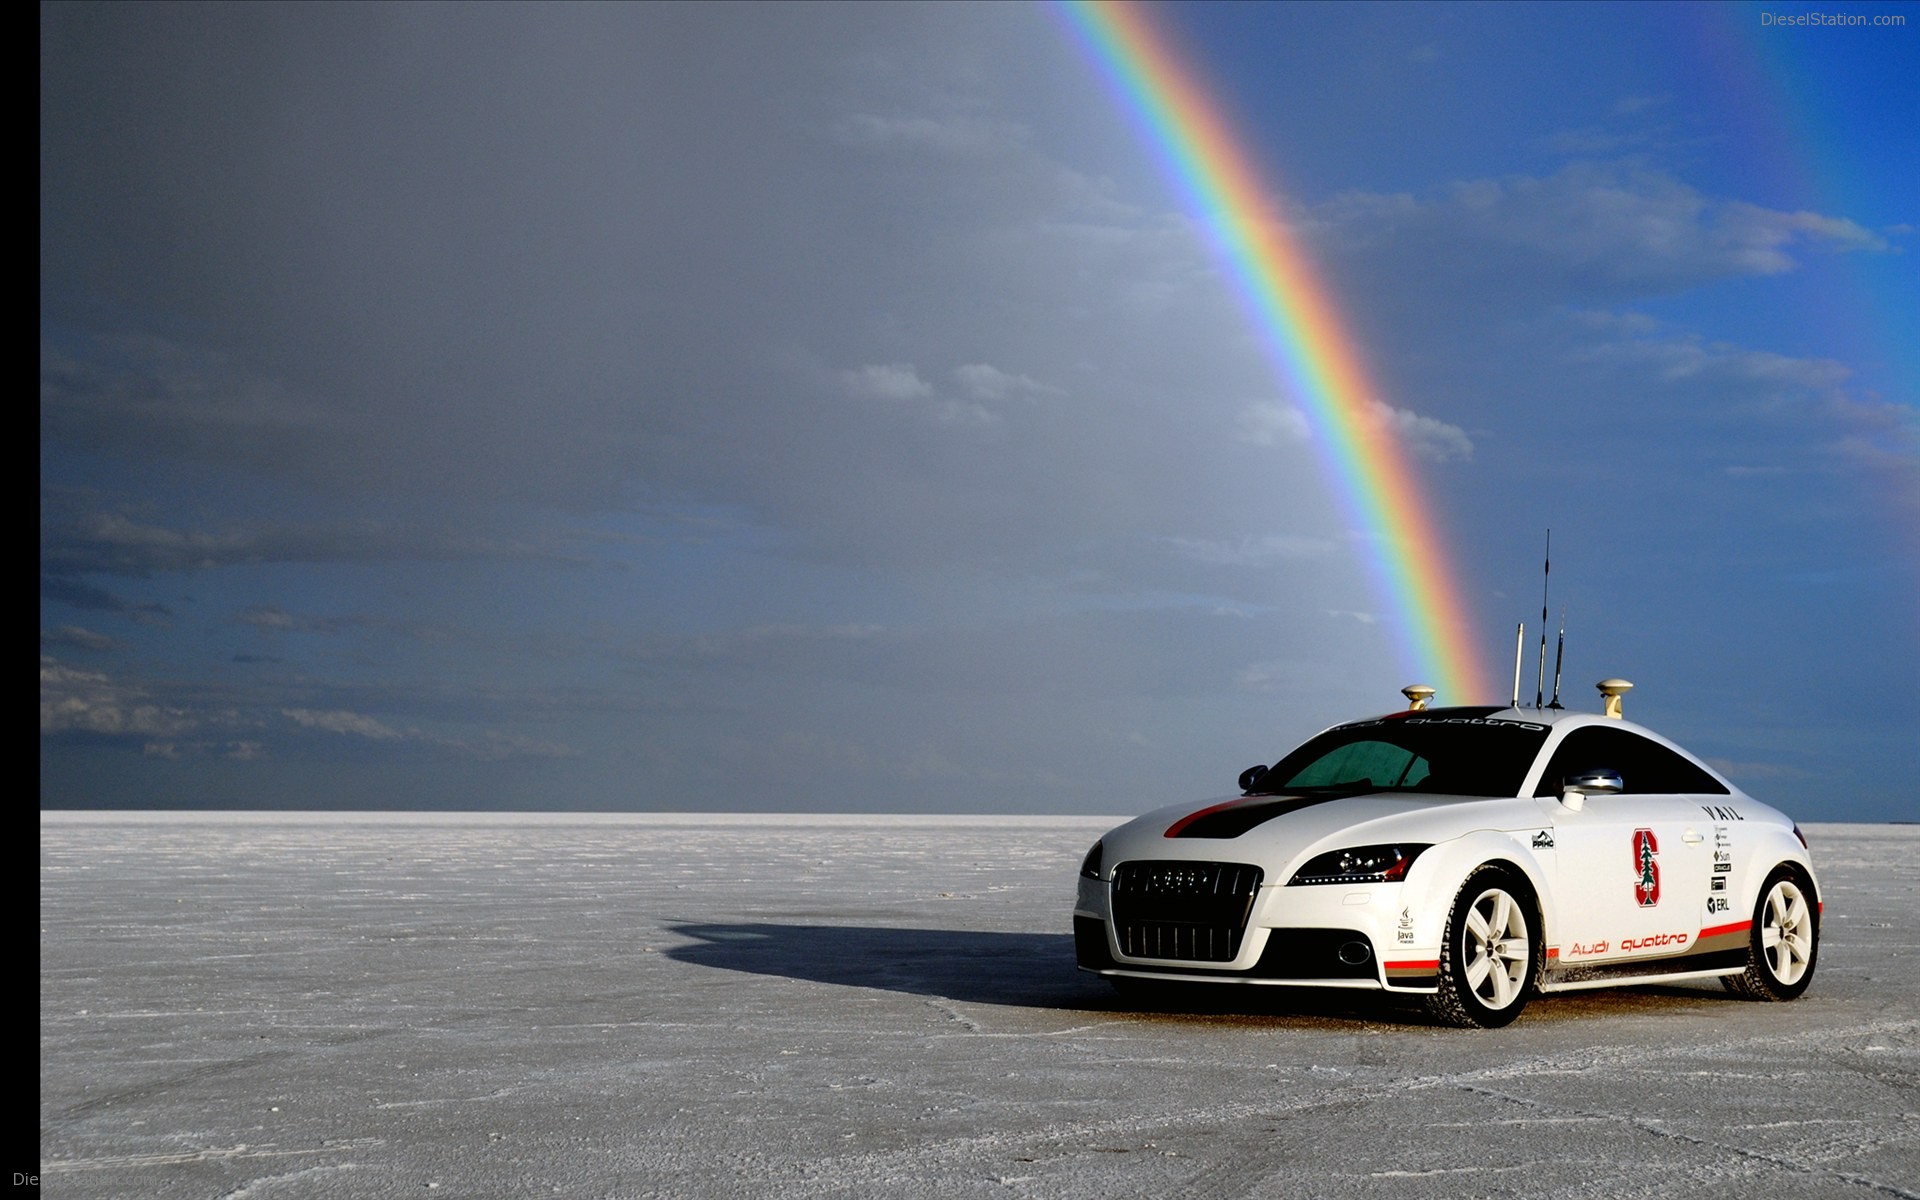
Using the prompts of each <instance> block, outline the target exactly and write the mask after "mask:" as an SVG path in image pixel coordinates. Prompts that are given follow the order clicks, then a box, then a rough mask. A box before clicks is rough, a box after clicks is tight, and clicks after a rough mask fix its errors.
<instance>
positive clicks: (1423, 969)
mask: <svg viewBox="0 0 1920 1200" xmlns="http://www.w3.org/2000/svg"><path fill="white" fill-rule="evenodd" d="M1404 886H1405V885H1403V884H1397V883H1394V884H1355V885H1339V884H1334V885H1317V886H1299V887H1289V886H1285V885H1280V884H1273V883H1263V884H1261V885H1260V886H1259V888H1258V889H1257V890H1256V892H1255V894H1254V896H1253V898H1252V903H1251V905H1250V906H1249V908H1248V911H1247V916H1246V922H1245V927H1244V930H1240V931H1236V933H1235V936H1234V937H1233V938H1232V939H1231V942H1232V945H1233V950H1232V953H1231V956H1230V957H1228V956H1225V955H1224V954H1223V955H1222V956H1221V957H1219V958H1217V959H1216V958H1210V957H1208V956H1207V955H1206V953H1205V952H1204V951H1203V950H1202V951H1196V950H1192V949H1190V948H1189V946H1188V945H1187V944H1186V943H1184V942H1182V940H1181V939H1179V938H1177V937H1176V938H1169V939H1160V938H1156V937H1154V936H1152V926H1153V924H1154V923H1153V922H1152V921H1150V920H1143V914H1142V913H1141V912H1140V911H1139V907H1138V905H1137V904H1136V905H1133V906H1131V907H1130V909H1129V912H1128V914H1127V917H1126V921H1125V923H1124V924H1117V923H1116V921H1115V919H1114V902H1113V887H1112V884H1111V883H1110V882H1109V881H1108V880H1107V879H1089V878H1087V877H1085V876H1082V877H1081V879H1080V887H1079V895H1078V897H1077V899H1076V902H1075V905H1074V913H1073V941H1074V958H1075V961H1076V963H1077V964H1078V965H1079V967H1080V969H1081V970H1084V971H1092V972H1094V973H1096V974H1099V975H1105V976H1112V977H1129V978H1140V979H1163V980H1188V981H1192V982H1197V983H1245V984H1264V985H1280V986H1288V985H1291V986H1297V987H1331V988H1376V989H1390V990H1393V991H1396V992H1408V993H1425V992H1432V991H1434V990H1435V988H1436V987H1437V986H1438V984H1439V978H1438V971H1439V957H1440V953H1439V947H1437V946H1424V947H1423V946H1417V945H1414V944H1413V943H1412V941H1411V939H1412V938H1413V937H1414V936H1415V935H1414V932H1413V921H1412V919H1411V913H1410V912H1409V911H1408V909H1407V907H1406V906H1405V905H1404V904H1403V903H1402V900H1403V894H1402V893H1403V888H1404ZM1152 915H1153V914H1152V913H1151V912H1148V913H1145V914H1144V917H1147V918H1150V917H1151V916H1152ZM1143 924H1144V925H1145V926H1146V927H1147V929H1148V935H1147V936H1144V937H1143V936H1142V925H1143ZM1128 947H1131V948H1132V950H1133V952H1132V953H1129V952H1128ZM1156 954H1166V955H1168V957H1156V956H1155V955H1156Z"/></svg>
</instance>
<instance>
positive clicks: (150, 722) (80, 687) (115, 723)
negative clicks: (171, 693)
mask: <svg viewBox="0 0 1920 1200" xmlns="http://www.w3.org/2000/svg"><path fill="white" fill-rule="evenodd" d="M201 723H202V722H201V721H200V719H199V718H197V717H196V716H194V715H192V714H190V713H188V712H187V711H186V710H184V709H181V708H178V707H174V706H171V705H167V704H162V703H156V702H154V701H153V699H152V698H151V697H149V696H148V694H147V693H146V692H145V691H144V690H143V689H141V688H138V687H135V686H132V685H128V684H125V683H121V682H119V681H116V680H115V679H114V678H113V677H112V676H109V675H107V674H106V673H105V672H101V671H88V670H83V669H81V668H78V667H70V666H67V665H66V664H64V663H62V662H60V661H58V660H56V659H53V658H47V657H42V658H41V660H40V732H41V734H42V735H46V734H58V733H97V734H110V735H139V736H160V737H166V736H176V735H179V734H182V733H188V732H191V731H192V730H195V729H198V728H199V727H200V725H201Z"/></svg>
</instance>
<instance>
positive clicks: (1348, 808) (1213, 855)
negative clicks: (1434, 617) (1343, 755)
mask: <svg viewBox="0 0 1920 1200" xmlns="http://www.w3.org/2000/svg"><path fill="white" fill-rule="evenodd" d="M1539 821H1540V816H1539V813H1538V811H1537V809H1536V808H1535V806H1534V805H1533V803H1532V802H1531V801H1528V800H1521V799H1514V798H1507V799H1490V798H1488V797H1485V796H1440V795H1432V796H1429V795H1410V794H1408V793H1406V792H1391V793H1378V792H1376V793H1372V794H1368V795H1362V796H1335V797H1327V796H1314V795H1306V796H1285V795H1281V796H1231V797H1227V796H1223V797H1220V798H1218V799H1215V800H1212V801H1201V802H1199V803H1197V804H1176V805H1172V806H1170V807H1167V808H1162V809H1156V810H1155V811H1153V812H1150V813H1147V814H1146V815H1144V816H1141V817H1137V818H1135V819H1134V820H1132V821H1130V822H1128V823H1127V824H1125V825H1122V826H1121V827H1120V828H1118V829H1116V830H1114V831H1113V832H1111V833H1109V834H1107V836H1106V837H1105V838H1104V839H1103V841H1104V843H1105V845H1106V853H1105V855H1104V857H1105V859H1106V861H1107V862H1108V863H1109V864H1111V863H1119V862H1125V861H1128V860H1132V859H1183V858H1184V859H1208V860H1217V861H1227V862H1251V863H1257V864H1260V865H1262V866H1264V867H1266V868H1268V870H1269V875H1268V878H1269V879H1272V878H1273V872H1275V871H1277V870H1279V869H1281V868H1283V867H1286V866H1288V865H1290V864H1291V863H1292V862H1293V861H1294V860H1295V859H1297V858H1300V857H1303V856H1304V855H1306V854H1307V853H1309V852H1318V851H1321V850H1337V849H1342V848H1344V847H1348V846H1364V845H1370V844H1374V843H1378V842H1394V841H1405V842H1428V843H1437V842H1445V841H1450V840H1452V839H1453V838H1456V837H1459V836H1461V834H1463V833H1465V832H1467V831H1468V830H1469V829H1471V828H1473V827H1475V826H1476V825H1477V826H1479V827H1481V828H1487V829H1500V828H1508V827H1512V828H1521V827H1526V826H1531V825H1537V824H1538V823H1539Z"/></svg>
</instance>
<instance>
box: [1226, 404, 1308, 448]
mask: <svg viewBox="0 0 1920 1200" xmlns="http://www.w3.org/2000/svg"><path fill="white" fill-rule="evenodd" d="M1312 437H1313V429H1312V427H1311V426H1310V425H1308V424H1307V414H1305V413H1303V412H1301V411H1300V410H1299V409H1297V408H1295V407H1294V406H1293V405H1291V404H1277V403H1274V402H1272V401H1262V402H1260V403H1257V404H1249V405H1248V406H1247V407H1245V408H1243V409H1241V410H1240V432H1239V435H1238V438H1239V440H1240V441H1242V442H1245V443H1247V444H1248V445H1250V446H1280V445H1288V444H1292V443H1297V442H1305V441H1308V440H1310V439H1311V438H1312Z"/></svg>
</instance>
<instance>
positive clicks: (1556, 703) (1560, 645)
mask: <svg viewBox="0 0 1920 1200" xmlns="http://www.w3.org/2000/svg"><path fill="white" fill-rule="evenodd" d="M1566 652H1567V610H1566V609H1565V608H1562V609H1561V610H1560V638H1559V640H1558V641H1556V642H1554V644H1553V703H1552V704H1549V705H1547V707H1548V708H1559V707H1560V656H1561V655H1563V654H1565V653H1566Z"/></svg>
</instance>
